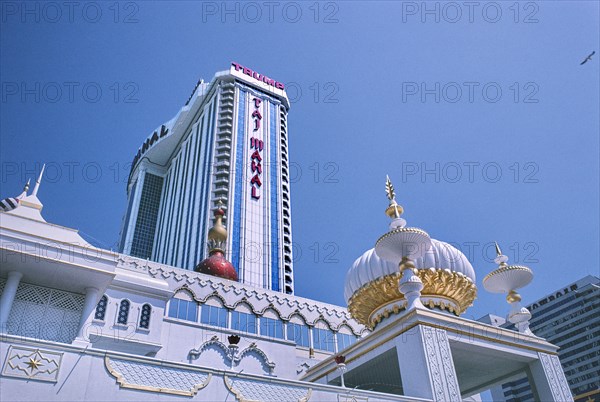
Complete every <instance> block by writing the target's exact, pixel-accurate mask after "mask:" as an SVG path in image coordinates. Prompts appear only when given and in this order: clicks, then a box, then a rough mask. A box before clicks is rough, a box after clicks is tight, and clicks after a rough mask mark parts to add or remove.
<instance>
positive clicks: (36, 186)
mask: <svg viewBox="0 0 600 402" xmlns="http://www.w3.org/2000/svg"><path fill="white" fill-rule="evenodd" d="M45 168H46V164H45V163H44V164H43V165H42V170H41V171H40V176H39V177H38V179H37V181H36V182H35V187H34V188H33V193H31V194H32V195H37V192H38V190H39V189H40V183H41V182H42V175H43V174H44V169H45Z"/></svg>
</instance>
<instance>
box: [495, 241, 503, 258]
mask: <svg viewBox="0 0 600 402" xmlns="http://www.w3.org/2000/svg"><path fill="white" fill-rule="evenodd" d="M494 244H495V245H496V257H500V256H501V255H502V250H500V246H499V245H498V242H494Z"/></svg>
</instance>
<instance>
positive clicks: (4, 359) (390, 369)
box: [0, 66, 573, 402]
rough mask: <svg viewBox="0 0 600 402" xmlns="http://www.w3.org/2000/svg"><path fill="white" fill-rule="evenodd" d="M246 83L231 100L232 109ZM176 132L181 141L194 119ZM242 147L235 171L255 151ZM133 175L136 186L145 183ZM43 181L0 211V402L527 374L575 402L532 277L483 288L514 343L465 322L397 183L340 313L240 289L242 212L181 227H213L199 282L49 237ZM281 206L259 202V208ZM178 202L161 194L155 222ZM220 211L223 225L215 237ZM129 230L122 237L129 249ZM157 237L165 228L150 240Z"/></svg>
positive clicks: (478, 382)
mask: <svg viewBox="0 0 600 402" xmlns="http://www.w3.org/2000/svg"><path fill="white" fill-rule="evenodd" d="M234 70H235V71H233V70H232V71H230V75H233V76H237V75H238V74H246V75H248V74H247V72H246V70H244V69H242V67H241V66H240V69H239V70H237V69H236V66H234ZM250 71H251V70H250ZM252 77H253V79H256V80H257V81H260V82H262V83H263V84H264V85H266V86H269V87H271V86H274V87H275V88H276V89H281V88H278V83H276V82H274V81H273V82H271V80H269V79H267V78H263V79H262V80H259V79H258V78H259V76H256V77H255V76H254V75H253V74H252ZM216 82H217V83H219V82H221V81H220V78H217V79H216ZM238 84H239V83H238V82H237V81H236V82H234V83H233V84H232V85H233V86H234V87H235V88H236V91H240V92H241V91H242V89H241V84H239V85H240V87H239V88H238ZM228 85H229V83H227V84H224V86H228ZM261 85H262V84H261ZM217 86H218V85H217ZM199 88H200V86H199ZM209 88H210V86H209ZM201 91H204V89H201ZM245 91H247V94H251V95H248V96H251V97H258V96H261V95H260V94H259V93H258V92H256V93H254V92H252V91H254V90H252V91H250V90H249V89H245ZM195 93H196V92H195ZM236 93H237V92H236ZM244 96H245V95H244ZM194 97H196V95H193V96H192V100H191V101H190V104H192V105H193V104H194V102H195V101H194V100H193V99H194ZM217 98H218V96H217ZM197 99H198V100H197V101H198V102H201V100H200V96H198V97H197ZM241 104H244V105H245V106H252V105H257V104H261V105H262V104H264V103H261V102H256V103H255V102H254V101H253V100H250V101H249V102H245V101H244V102H242V103H241ZM215 107H217V106H216V105H215ZM240 109H241V106H239V104H238V112H235V113H237V117H236V119H238V120H244V121H251V120H250V118H249V115H251V114H252V113H254V112H253V111H251V110H252V109H246V110H245V111H243V109H241V110H242V111H240ZM269 109H270V107H269ZM190 110H191V109H190ZM254 110H256V109H254ZM280 110H281V109H280ZM264 115H265V114H264V113H263V116H264ZM176 121H187V122H188V123H186V124H183V123H182V124H183V125H184V126H186V127H187V126H190V125H193V124H194V123H193V122H195V121H197V119H194V118H193V116H189V118H184V119H183V120H179V117H178V118H177V119H176ZM279 122H281V119H280V120H279ZM169 127H170V128H169V130H170V131H171V130H172V132H174V133H176V132H178V131H177V130H178V129H177V128H176V126H169ZM182 130H183V129H182ZM183 132H185V130H183V131H182V133H183ZM167 138H168V137H167ZM181 141H185V139H184V137H181V138H180V140H178V141H177V142H178V143H181ZM158 145H160V142H159V143H157V146H158ZM246 145H247V144H246ZM246 145H245V146H243V147H242V146H240V148H239V150H240V155H243V154H244V152H247V151H249V150H248V148H247V146H246ZM252 145H253V146H254V147H258V148H260V145H257V144H256V142H254V143H253V144H252ZM165 146H166V145H165ZM234 148H235V146H234ZM157 149H158V148H157ZM173 149H175V148H173ZM264 149H265V148H264V146H263V150H264ZM146 152H152V150H151V149H146ZM186 152H187V151H186ZM236 152H237V151H236ZM253 152H254V151H253ZM259 152H260V151H259ZM267 155H268V153H267ZM141 158H142V159H143V157H141ZM153 158H154V156H153ZM245 158H246V157H241V156H240V158H239V159H238V161H237V162H236V163H237V164H239V163H241V162H240V161H242V160H244V161H247V160H248V159H247V158H246V159H245ZM250 158H251V159H252V156H251V157H250ZM150 159H152V158H150ZM152 160H154V161H155V159H152ZM136 163H142V164H143V163H144V162H140V161H137V162H136ZM165 163H166V162H165ZM139 166H140V165H138V164H134V170H133V172H132V177H137V178H138V180H141V181H140V182H139V183H142V181H143V180H145V179H146V177H145V176H144V173H142V171H143V169H141V168H139ZM237 166H238V165H236V169H237ZM148 169H150V167H148ZM263 172H264V171H263ZM167 174H168V173H167ZM265 175H266V173H265ZM194 177H195V176H194ZM265 177H268V176H265ZM270 177H271V178H273V177H275V175H271V176H270ZM39 182H40V180H38V183H37V184H36V186H35V188H34V190H33V192H31V193H29V190H28V187H26V189H25V191H24V192H23V193H22V194H21V195H20V196H18V197H15V198H12V199H6V200H5V201H3V202H2V203H1V205H0V207H1V210H2V212H0V261H1V263H0V336H1V340H0V367H1V372H0V400H2V401H65V400H68V401H86V400H90V401H132V400H139V401H148V400H157V401H167V400H173V401H180V400H181V399H182V397H185V398H186V399H193V400H198V401H225V400H232V401H233V400H236V401H238V402H242V401H277V402H281V401H304V402H306V401H309V400H310V401H369V400H371V401H459V400H468V401H477V400H478V394H479V393H480V392H482V391H484V390H487V389H489V388H491V387H493V386H495V385H497V384H502V383H503V382H505V381H506V380H507V379H510V378H513V377H514V376H515V375H518V374H519V373H522V372H525V371H527V372H529V373H531V380H532V383H534V384H535V390H536V396H537V399H539V400H544V401H570V400H573V398H572V396H571V393H570V390H569V387H568V384H567V381H566V379H565V376H564V373H563V371H562V368H561V366H560V362H559V360H558V356H557V349H558V348H557V347H556V346H555V345H552V344H550V343H548V342H547V341H545V340H544V339H542V338H540V337H538V336H535V335H533V334H532V333H531V332H530V331H529V329H528V325H527V324H528V323H527V321H528V317H529V315H528V311H527V310H525V309H524V308H522V307H520V305H519V300H520V296H518V294H517V293H516V292H515V289H517V288H518V287H522V286H523V285H524V284H525V282H527V281H528V280H530V279H531V277H532V275H531V271H530V270H529V269H528V268H526V267H519V266H509V265H507V264H506V258H505V257H504V256H502V255H501V254H500V252H499V256H498V258H497V260H498V261H500V263H499V268H498V269H496V270H495V271H493V272H492V273H490V274H489V275H488V276H487V277H486V278H485V279H484V286H486V288H487V289H490V290H491V291H501V292H506V293H508V296H507V300H508V301H509V302H510V303H511V305H512V310H511V313H510V315H509V316H510V317H511V318H510V319H511V322H514V323H516V325H517V327H518V330H509V329H505V328H500V327H497V326H493V325H489V324H485V323H481V322H477V321H472V320H468V319H465V318H462V317H461V314H463V313H464V312H465V310H466V309H467V308H468V307H469V306H470V305H471V304H472V303H473V301H474V300H475V298H476V295H477V287H476V285H475V284H476V278H475V270H474V269H473V267H472V266H471V264H470V263H469V261H468V260H467V259H466V257H465V256H464V255H463V254H462V253H460V252H459V251H458V250H457V249H455V248H453V247H452V246H450V245H449V244H447V243H444V242H442V241H439V240H435V239H430V237H429V235H428V234H427V233H426V232H425V231H423V230H422V229H418V228H414V227H406V221H405V220H404V219H402V218H401V217H400V215H401V214H402V212H403V210H402V207H401V206H399V205H398V204H397V203H396V201H395V195H394V192H393V187H392V185H391V183H390V182H389V181H388V183H387V189H388V198H389V200H390V204H389V206H388V208H387V210H386V214H387V215H388V216H389V217H390V218H391V223H390V226H389V228H388V229H387V230H382V232H384V233H383V235H382V236H381V237H380V238H379V240H377V241H376V242H375V246H374V248H373V249H371V250H368V251H366V252H365V253H364V254H362V256H360V257H359V258H358V259H357V260H356V262H355V263H354V264H353V266H352V267H351V268H350V270H349V271H348V275H347V278H346V283H345V287H344V289H345V296H346V299H347V302H348V308H345V307H339V306H333V305H330V304H326V303H322V302H319V301H315V300H310V299H306V298H302V297H299V296H296V295H292V294H289V293H287V292H282V291H281V289H280V290H279V291H278V290H274V289H270V287H272V286H265V285H266V283H267V282H261V283H257V284H253V283H252V281H248V280H246V279H247V277H246V276H245V275H246V274H249V272H251V271H252V269H254V268H256V266H246V268H244V269H247V271H246V273H244V270H243V269H239V267H236V266H235V263H237V262H238V260H236V259H235V258H234V259H231V255H233V254H230V253H229V252H228V251H227V250H229V249H230V247H232V245H234V244H235V243H234V242H233V241H232V240H231V236H232V235H233V236H236V238H238V237H237V236H238V235H239V239H242V238H243V236H241V235H240V234H239V233H238V232H236V231H235V230H233V233H232V230H231V227H232V226H233V227H234V228H235V227H236V223H235V216H236V215H235V211H232V208H233V209H235V208H237V207H232V204H231V203H232V200H233V203H234V204H235V203H236V202H237V201H236V200H237V198H236V197H233V199H232V198H227V199H226V200H221V199H220V198H218V197H217V198H216V199H210V202H208V203H205V204H202V205H203V206H202V207H201V208H200V210H199V213H198V214H197V213H193V214H192V215H191V216H193V217H194V218H193V220H194V221H195V220H196V219H200V218H199V215H202V216H204V217H205V218H206V219H205V220H206V221H208V217H209V216H210V215H213V214H214V223H212V227H210V228H209V227H208V226H209V225H208V224H205V226H207V228H206V230H204V229H203V230H204V232H205V239H206V242H205V244H206V250H205V251H204V254H203V259H199V260H198V261H196V263H194V265H193V266H194V270H191V269H184V268H181V267H176V266H173V265H170V264H167V263H164V262H156V261H153V260H152V259H146V258H139V257H134V256H129V255H126V254H124V253H116V252H112V251H108V250H103V249H99V248H96V247H94V246H92V245H90V244H88V243H87V242H86V241H85V240H84V239H83V238H81V237H80V236H79V234H78V233H77V231H76V230H74V229H70V228H66V227H63V226H60V225H57V224H54V223H49V222H46V221H45V219H44V218H43V216H42V214H41V211H42V203H41V202H40V200H39V199H38V197H37V193H38V190H39ZM234 182H235V183H236V185H237V181H234ZM130 184H131V185H132V187H131V188H130V199H131V197H134V198H135V197H136V196H135V195H134V194H139V193H137V191H138V190H137V189H133V188H134V187H136V186H135V184H134V180H132V181H131V182H130ZM246 184H247V183H246ZM254 184H255V183H253V185H254ZM140 187H141V188H144V187H145V185H142V184H140ZM242 188H244V187H242ZM229 189H230V190H231V187H229ZM247 190H249V187H248V186H246V188H245V190H243V191H244V192H245V193H246V195H245V196H243V197H242V199H244V197H246V201H245V204H244V205H245V206H243V207H241V211H242V212H243V213H242V214H241V215H240V214H238V215H237V216H238V217H239V216H245V217H246V218H244V219H246V220H249V221H250V222H252V225H254V226H253V227H254V229H252V230H254V231H255V232H256V231H259V232H260V231H262V232H261V233H263V235H264V234H266V233H268V231H269V230H273V228H274V227H277V228H278V229H277V230H278V231H279V232H277V233H276V235H277V236H279V238H280V239H282V238H283V239H284V241H285V237H284V235H285V233H286V232H285V226H270V225H271V220H269V219H267V220H264V219H263V217H262V215H260V214H259V215H260V216H258V218H257V219H258V220H253V219H255V218H256V217H255V216H252V217H251V216H249V215H248V214H249V211H251V210H253V209H252V208H254V207H251V206H248V203H249V202H251V200H250V199H249V198H247V196H248V195H249V196H250V197H252V192H251V189H250V190H249V191H247ZM161 191H164V190H161ZM234 191H235V188H234ZM238 194H239V193H238ZM142 195H143V191H142ZM273 197H274V196H273V193H270V194H269V193H263V194H262V195H261V198H260V199H262V200H263V202H264V204H262V205H263V208H266V209H268V208H269V205H272V204H271V202H272V201H273ZM277 197H279V195H278V196H277ZM170 198H171V197H170V196H167V197H166V198H164V197H163V196H162V195H161V201H160V203H161V205H163V203H164V201H165V200H168V199H170ZM219 200H221V201H222V202H223V204H225V205H221V204H219ZM277 200H279V198H277ZM227 202H228V203H229V205H227V204H226V203H227ZM278 202H279V201H278ZM136 203H137V204H136ZM192 204H193V203H192ZM131 205H138V207H139V208H143V205H144V203H143V202H141V201H140V202H138V201H136V200H135V199H134V201H133V202H132V203H130V210H129V212H128V214H127V216H128V217H134V216H136V217H138V218H139V217H140V213H139V212H138V213H137V214H136V213H135V212H132V211H133V207H131ZM278 205H279V204H278ZM227 206H228V207H229V208H228V209H227V208H226V207H227ZM192 207H193V208H192V209H194V208H195V206H194V205H192ZM161 208H162V209H161ZM164 208H166V207H163V206H159V208H158V210H159V214H158V216H159V218H158V219H159V222H162V219H163V217H164V219H171V218H168V217H166V215H169V214H167V213H166V212H164V213H162V212H160V211H165V210H164ZM226 211H229V212H228V214H230V215H231V214H232V213H233V215H234V219H233V220H232V219H231V216H230V219H229V220H228V221H225V217H224V215H225V212H226ZM278 211H279V209H278ZM278 213H279V212H278ZM161 214H162V215H161ZM161 216H162V217H161ZM186 216H189V215H186ZM136 219H137V218H136ZM203 219H204V218H203ZM270 219H272V216H271V218H270ZM246 220H242V222H241V223H240V227H242V226H247V225H248V224H249V223H248V222H247V221H246ZM136 225H137V224H136ZM136 225H133V224H126V225H125V228H126V229H125V231H124V233H125V238H126V242H127V241H128V240H127V239H128V238H127V236H129V235H128V233H133V234H134V235H133V236H134V237H135V233H137V232H136V231H137V229H138V228H139V226H136ZM256 225H258V226H260V227H258V229H256V227H255V226H256ZM261 225H263V226H261ZM167 226H168V227H172V229H178V228H179V227H180V226H177V225H175V224H173V223H169V225H167ZM167 226H164V225H163V224H159V225H158V226H157V228H158V231H157V232H156V233H159V232H161V231H164V230H165V229H166V228H167ZM132 228H133V229H132ZM226 228H227V229H226ZM131 230H133V232H130V231H131ZM156 233H155V236H157V235H156ZM181 233H184V232H180V235H181ZM236 233H237V234H236ZM248 233H250V232H248ZM261 236H262V235H261ZM159 237H160V236H159ZM155 238H156V237H155ZM269 238H270V235H268V236H266V237H264V236H263V237H262V239H264V241H268V239H269ZM183 239H185V235H181V236H180V240H182V241H181V242H180V244H182V247H181V250H182V251H181V253H182V255H185V256H188V255H190V256H192V257H190V258H192V259H194V258H199V257H198V256H199V254H198V253H197V248H196V247H195V246H194V244H197V243H193V242H190V241H188V240H189V239H188V240H185V241H183ZM161 241H162V240H161ZM246 241H250V240H249V238H246ZM252 241H256V238H254V237H253V238H252ZM159 244H161V243H160V242H159V243H156V244H154V243H153V246H152V247H153V252H155V251H156V250H158V248H156V247H155V246H156V245H159ZM165 244H166V243H165ZM157 247H159V248H160V246H157ZM173 247H174V246H173ZM194 253H195V254H194ZM284 254H285V253H284ZM280 257H281V255H280ZM186 258H187V257H186ZM155 259H156V258H155ZM158 260H160V258H158ZM230 261H231V262H230ZM273 261H274V260H273V259H272V260H270V262H269V264H273ZM279 261H281V260H279ZM283 261H284V263H285V259H284V260H283ZM270 266H271V265H269V267H270ZM190 267H191V266H190ZM269 267H267V268H269ZM188 268H189V267H188ZM261 269H262V268H261ZM273 272H274V271H273ZM236 278H237V279H238V281H236V280H235V279H236ZM340 286H342V285H341V284H340Z"/></svg>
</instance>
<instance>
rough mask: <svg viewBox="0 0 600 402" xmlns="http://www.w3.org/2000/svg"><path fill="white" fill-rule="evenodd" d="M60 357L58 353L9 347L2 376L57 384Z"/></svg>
mask: <svg viewBox="0 0 600 402" xmlns="http://www.w3.org/2000/svg"><path fill="white" fill-rule="evenodd" d="M62 357H63V353H59V352H53V351H49V350H41V349H36V348H28V347H22V346H14V345H10V347H9V348H8V351H7V352H6V362H5V364H4V368H3V370H2V375H3V376H5V377H16V378H25V379H28V380H39V381H48V382H57V381H58V374H59V371H60V365H61V362H62Z"/></svg>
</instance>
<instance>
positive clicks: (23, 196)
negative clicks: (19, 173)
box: [17, 179, 31, 200]
mask: <svg viewBox="0 0 600 402" xmlns="http://www.w3.org/2000/svg"><path fill="white" fill-rule="evenodd" d="M29 182H31V179H27V183H25V186H23V192H22V193H21V194H19V196H18V197H17V199H18V200H20V199H22V198H25V197H27V192H28V191H29Z"/></svg>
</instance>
